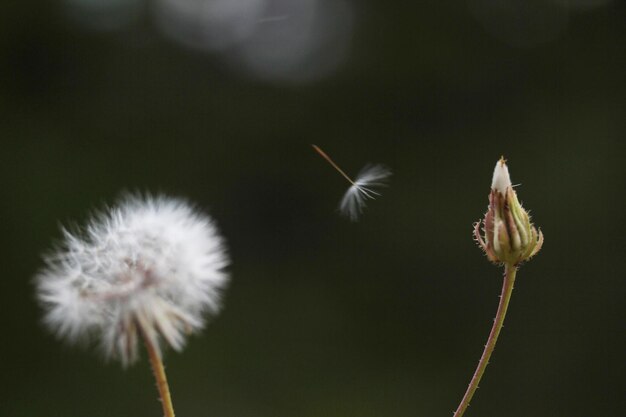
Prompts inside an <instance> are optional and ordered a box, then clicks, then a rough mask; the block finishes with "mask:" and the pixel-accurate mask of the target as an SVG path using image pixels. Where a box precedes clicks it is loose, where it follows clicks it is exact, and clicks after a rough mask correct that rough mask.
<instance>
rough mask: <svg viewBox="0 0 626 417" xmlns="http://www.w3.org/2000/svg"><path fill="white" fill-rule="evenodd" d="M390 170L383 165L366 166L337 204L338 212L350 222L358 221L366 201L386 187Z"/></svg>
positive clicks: (373, 197)
mask: <svg viewBox="0 0 626 417" xmlns="http://www.w3.org/2000/svg"><path fill="white" fill-rule="evenodd" d="M390 176H391V170H390V169H389V168H387V167H386V166H384V165H366V166H365V167H364V168H363V169H362V170H361V171H360V172H359V174H358V175H357V177H356V179H355V180H354V182H353V183H352V185H351V186H350V188H348V190H347V191H346V193H345V194H344V195H343V198H342V199H341V201H340V202H339V211H340V212H341V213H342V214H343V215H344V216H346V217H348V218H349V219H350V220H352V221H358V220H359V217H360V216H361V214H363V210H364V209H365V206H366V201H367V200H373V199H375V198H376V197H377V196H379V195H380V193H379V192H378V191H377V189H378V188H380V187H386V186H387V185H388V181H389V177H390Z"/></svg>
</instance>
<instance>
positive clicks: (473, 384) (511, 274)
mask: <svg viewBox="0 0 626 417" xmlns="http://www.w3.org/2000/svg"><path fill="white" fill-rule="evenodd" d="M516 273H517V267H516V266H514V265H509V264H507V265H505V267H504V282H503V284H502V294H501V295H500V304H499V305H498V312H497V313H496V318H495V319H494V320H493V327H492V328H491V333H489V338H488V339H487V344H486V345H485V350H484V351H483V354H482V356H481V357H480V361H479V362H478V366H477V367H476V371H475V372H474V376H473V377H472V380H471V381H470V384H469V386H468V387H467V391H466V392H465V395H464V396H463V399H462V400H461V404H459V407H458V408H457V410H456V411H455V412H454V417H461V416H462V415H463V413H465V410H466V409H467V407H469V404H470V401H471V400H472V396H473V395H474V392H475V391H476V389H477V388H478V383H479V382H480V379H481V378H482V376H483V373H484V372H485V368H487V364H488V363H489V358H490V357H491V353H492V352H493V349H494V348H495V347H496V342H497V340H498V335H499V334H500V330H501V329H502V324H503V323H504V317H505V316H506V310H507V308H508V307H509V301H510V300H511V293H512V292H513V284H514V282H515V275H516Z"/></svg>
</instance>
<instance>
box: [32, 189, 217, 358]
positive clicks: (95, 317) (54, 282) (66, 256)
mask: <svg viewBox="0 0 626 417" xmlns="http://www.w3.org/2000/svg"><path fill="white" fill-rule="evenodd" d="M228 263H229V261H228V256H227V255H226V252H225V250H224V244H223V240H222V238H221V237H220V235H219V234H218V231H217V229H216V227H215V225H214V223H213V221H212V220H211V219H210V218H209V217H208V216H205V215H203V214H201V213H199V212H197V211H196V210H195V209H194V208H192V207H191V206H190V205H189V204H188V203H186V202H185V201H183V200H178V199H173V198H167V197H154V198H153V197H140V196H127V197H125V198H123V199H122V200H121V201H120V202H119V204H118V205H117V206H116V207H113V208H110V209H109V210H106V211H103V212H101V213H99V214H97V215H95V216H94V217H93V218H92V219H91V220H90V221H89V222H88V224H87V226H86V227H85V228H83V229H79V230H77V231H75V232H73V231H69V230H64V231H63V241H62V242H61V244H60V245H59V246H58V248H57V249H56V250H55V251H53V252H52V253H51V254H49V255H48V256H47V257H46V258H45V264H46V265H45V267H44V268H43V269H42V270H41V271H40V272H39V273H38V274H37V276H36V286H37V297H38V299H39V301H40V303H41V304H42V306H43V308H44V310H45V316H44V322H45V324H46V325H47V326H48V327H49V328H50V329H51V330H52V331H53V332H54V333H55V334H57V335H58V336H59V337H60V338H62V339H66V340H68V341H70V342H78V341H82V340H85V341H88V342H89V341H91V340H96V341H98V342H99V344H100V345H101V347H102V348H103V350H104V352H105V355H106V356H107V357H111V358H115V359H119V360H121V362H122V363H123V364H124V365H127V364H130V363H132V362H134V361H135V360H136V358H137V344H138V338H139V337H140V336H143V337H146V338H149V339H150V340H151V341H152V342H153V344H154V345H155V346H157V347H158V346H160V343H162V342H163V341H164V342H165V343H166V344H167V345H169V346H171V347H172V348H174V349H175V350H178V351H180V350H181V349H182V348H183V347H184V344H185V339H186V335H187V334H189V333H193V332H197V331H199V330H201V329H202V328H203V327H204V324H205V322H206V316H207V314H210V313H213V314H215V313H217V312H218V311H219V308H220V293H221V290H222V289H223V288H224V286H225V285H226V283H227V280H228V276H227V274H226V273H225V272H224V271H223V268H224V267H226V266H227V265H228ZM159 349H160V348H159ZM159 353H160V350H159Z"/></svg>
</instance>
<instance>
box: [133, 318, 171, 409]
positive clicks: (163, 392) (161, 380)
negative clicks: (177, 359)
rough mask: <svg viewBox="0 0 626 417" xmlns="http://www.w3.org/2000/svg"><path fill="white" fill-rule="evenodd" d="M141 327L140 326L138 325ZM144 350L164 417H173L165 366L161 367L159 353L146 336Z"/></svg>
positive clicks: (161, 362)
mask: <svg viewBox="0 0 626 417" xmlns="http://www.w3.org/2000/svg"><path fill="white" fill-rule="evenodd" d="M140 327H141V326H140ZM143 341H144V344H145V345H146V350H147V351H148V359H149V360H150V365H151V367H152V372H153V373H154V379H155V380H156V386H157V389H158V390H159V397H160V398H161V405H162V406H163V416H164V417H174V406H173V405H172V396H171V394H170V387H169V385H168V383H167V376H166V375H165V368H164V367H163V361H162V360H161V355H159V352H158V351H157V348H156V346H155V345H154V342H152V341H151V340H150V338H148V337H145V335H144V337H143Z"/></svg>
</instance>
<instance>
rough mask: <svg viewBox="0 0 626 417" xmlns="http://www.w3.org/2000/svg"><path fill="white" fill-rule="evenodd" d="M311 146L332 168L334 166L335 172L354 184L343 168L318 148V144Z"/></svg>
mask: <svg viewBox="0 0 626 417" xmlns="http://www.w3.org/2000/svg"><path fill="white" fill-rule="evenodd" d="M311 146H312V147H313V149H315V150H316V151H317V153H319V154H320V155H321V156H322V158H324V159H325V160H326V161H328V163H329V164H331V165H332V166H333V168H335V169H336V170H337V172H339V173H340V174H341V175H342V176H343V177H344V178H345V179H347V180H348V182H349V183H350V184H352V185H354V181H352V178H350V177H349V176H348V174H346V173H345V172H344V171H343V169H341V168H339V165H337V164H336V163H335V161H333V160H332V159H330V156H328V155H326V152H324V151H323V150H322V149H320V147H319V146H317V145H311Z"/></svg>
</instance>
